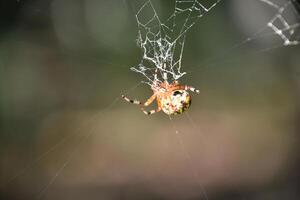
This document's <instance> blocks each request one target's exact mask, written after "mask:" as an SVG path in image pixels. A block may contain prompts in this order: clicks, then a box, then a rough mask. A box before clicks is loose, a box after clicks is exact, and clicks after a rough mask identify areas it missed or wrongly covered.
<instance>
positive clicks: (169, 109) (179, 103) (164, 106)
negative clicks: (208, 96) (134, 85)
mask: <svg viewBox="0 0 300 200" xmlns="http://www.w3.org/2000/svg"><path fill="white" fill-rule="evenodd" d="M151 89H152V90H153V95H152V96H151V97H150V98H149V99H148V100H147V101H146V102H145V103H142V102H140V101H138V100H131V99H129V98H127V97H126V96H125V95H122V98H123V99H124V100H125V101H127V102H129V103H133V104H137V105H140V106H141V109H142V111H143V112H144V113H145V114H146V115H151V114H154V113H157V112H159V111H161V110H163V112H164V113H166V114H167V115H177V114H181V113H183V112H184V111H186V110H187V109H188V108H189V107H190V106H191V96H190V94H189V93H188V90H189V91H192V92H196V93H197V94H199V93H200V91H199V90H197V89H195V88H194V87H191V86H187V85H180V84H179V82H178V81H174V82H173V83H171V84H169V83H168V82H166V81H165V82H162V83H159V84H158V83H157V82H154V83H153V84H152V87H151ZM155 99H156V101H157V109H156V110H151V111H146V110H145V109H144V108H145V107H147V106H149V105H150V104H151V103H153V101H154V100H155Z"/></svg>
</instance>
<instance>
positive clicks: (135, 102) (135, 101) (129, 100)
mask: <svg viewBox="0 0 300 200" xmlns="http://www.w3.org/2000/svg"><path fill="white" fill-rule="evenodd" d="M122 98H123V99H124V100H125V101H127V102H128V103H132V104H136V105H142V102H140V101H138V100H131V99H129V98H128V97H126V96H125V95H122Z"/></svg>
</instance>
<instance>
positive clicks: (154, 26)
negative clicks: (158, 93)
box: [131, 0, 221, 86]
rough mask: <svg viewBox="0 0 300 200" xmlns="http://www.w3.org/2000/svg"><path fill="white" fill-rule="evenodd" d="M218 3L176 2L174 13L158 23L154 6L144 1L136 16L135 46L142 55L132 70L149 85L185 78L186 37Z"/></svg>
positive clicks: (195, 0) (184, 0) (193, 0)
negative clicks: (184, 52)
mask: <svg viewBox="0 0 300 200" xmlns="http://www.w3.org/2000/svg"><path fill="white" fill-rule="evenodd" d="M220 1H221V0H217V1H214V2H213V3H212V4H210V5H204V4H201V3H200V2H199V1H198V0H176V1H175V9H174V12H173V13H172V14H171V15H170V16H169V17H168V18H167V20H166V21H165V22H162V21H161V19H160V17H159V16H158V13H157V12H156V10H155V8H154V6H153V3H152V2H151V1H150V0H149V1H146V2H145V3H144V4H143V5H142V7H141V8H140V9H139V10H138V12H137V14H136V21H137V24H138V38H137V44H138V46H139V47H140V48H141V49H142V52H143V56H142V60H141V62H140V64H139V65H138V66H136V67H132V68H131V70H133V71H135V72H138V73H140V74H142V75H143V76H144V77H145V78H146V81H145V83H147V84H149V85H150V86H155V84H159V83H160V82H173V81H175V80H178V79H179V78H181V77H182V76H183V75H185V74H186V72H184V71H182V55H183V51H184V45H185V39H186V34H187V32H188V30H189V29H190V28H192V27H193V26H194V25H195V24H196V22H197V21H198V19H199V18H201V17H202V16H204V15H205V14H206V13H208V12H209V11H210V10H211V9H212V8H214V7H215V6H216V5H217V4H218V3H219V2H220Z"/></svg>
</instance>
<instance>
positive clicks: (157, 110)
mask: <svg viewBox="0 0 300 200" xmlns="http://www.w3.org/2000/svg"><path fill="white" fill-rule="evenodd" d="M142 111H143V113H145V114H146V115H152V114H154V113H158V112H159V111H161V107H158V108H157V109H156V110H150V111H146V110H144V108H143V107H142Z"/></svg>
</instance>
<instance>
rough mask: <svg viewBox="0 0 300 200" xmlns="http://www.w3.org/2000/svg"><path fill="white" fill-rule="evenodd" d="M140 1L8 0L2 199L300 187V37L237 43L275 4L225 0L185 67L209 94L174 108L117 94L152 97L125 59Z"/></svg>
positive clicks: (269, 196)
mask: <svg viewBox="0 0 300 200" xmlns="http://www.w3.org/2000/svg"><path fill="white" fill-rule="evenodd" d="M143 2H144V1H140V0H139V1H138V0H136V1H133V0H109V1H108V0H107V1H104V0H44V1H38V0H19V1H17V0H6V1H1V2H0V16H1V19H0V22H1V23H0V30H1V31H0V123H1V124H0V126H1V128H0V135H1V139H0V145H1V146H0V158H1V160H0V163H1V166H0V189H1V191H0V193H1V194H0V197H1V199H9V200H10V199H72V200H77V199H108V200H114V199H205V198H204V192H203V190H202V189H201V187H202V186H203V187H204V188H205V191H206V193H207V196H208V199H210V200H223V199H230V200H235V199H236V200H238V199H239V200H242V199H243V200H246V199H247V200H249V199H250V200H277V199H280V200H282V199H289V200H293V199H295V200H296V199H300V193H299V191H298V188H299V186H300V185H299V170H298V168H299V156H298V153H299V136H298V132H299V128H300V127H299V125H298V122H299V117H300V115H299V114H300V112H299V111H300V110H299V108H300V107H299V89H300V88H299V86H300V85H299V84H300V79H299V73H300V71H299V70H300V69H299V61H300V58H299V52H300V49H299V46H293V47H282V48H275V49H273V48H272V47H274V46H278V45H281V44H282V41H280V40H278V37H276V36H275V37H274V36H272V35H269V36H267V37H259V38H258V39H254V40H253V41H251V42H249V43H246V44H243V45H241V46H240V47H239V48H233V47H234V46H235V45H237V44H239V43H240V42H241V41H243V40H244V39H245V38H247V37H251V35H253V34H254V33H255V31H257V30H258V29H259V28H260V27H262V26H264V25H266V23H267V22H268V20H265V19H269V18H270V17H271V16H272V14H274V13H272V12H270V10H268V9H267V8H266V7H264V6H262V5H261V4H258V3H257V1H256V0H251V1H240V0H226V1H225V0H224V1H222V2H221V3H220V4H218V6H217V7H216V8H215V9H213V10H212V11H211V12H209V13H208V14H207V15H206V16H204V17H203V18H201V20H200V21H199V22H198V23H197V25H196V26H194V27H193V28H192V29H191V31H190V32H189V33H188V37H187V41H186V48H185V52H184V57H183V66H184V68H183V70H185V71H187V72H188V74H187V75H185V77H184V78H183V79H182V83H183V84H188V85H193V86H195V87H197V88H199V89H200V90H201V94H200V95H195V96H193V105H192V107H191V109H190V111H189V112H188V113H187V114H183V115H181V116H176V117H175V118H173V119H172V120H170V119H169V117H168V116H166V115H165V114H163V113H159V114H156V115H153V116H150V117H149V116H145V115H144V114H143V113H142V112H141V111H140V110H139V108H138V107H135V106H134V105H130V104H127V103H126V102H123V100H121V99H120V95H121V94H123V93H125V94H127V95H128V96H129V97H132V98H137V99H141V100H144V99H146V98H147V97H149V96H150V95H151V90H150V88H149V87H148V86H147V85H143V84H139V83H140V81H141V80H142V77H141V76H140V75H139V74H136V73H134V72H132V71H130V69H129V68H130V67H132V66H135V65H137V64H138V63H139V61H140V59H141V51H140V49H139V48H138V47H137V46H136V36H137V25H136V21H135V13H136V11H137V10H138V9H139V7H140V6H141V5H142V3H143ZM205 2H208V3H211V2H213V1H205ZM275 2H278V1H277V0H276V1H275ZM281 2H284V1H281ZM153 3H154V5H155V7H156V8H157V11H158V12H159V13H161V14H162V13H163V14H162V16H164V15H165V13H168V12H170V11H171V10H172V9H173V7H172V6H173V5H174V1H171V0H170V1H159V0H153ZM265 8H266V9H265ZM268 48H271V49H272V50H266V49H268ZM264 50H266V51H264Z"/></svg>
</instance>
